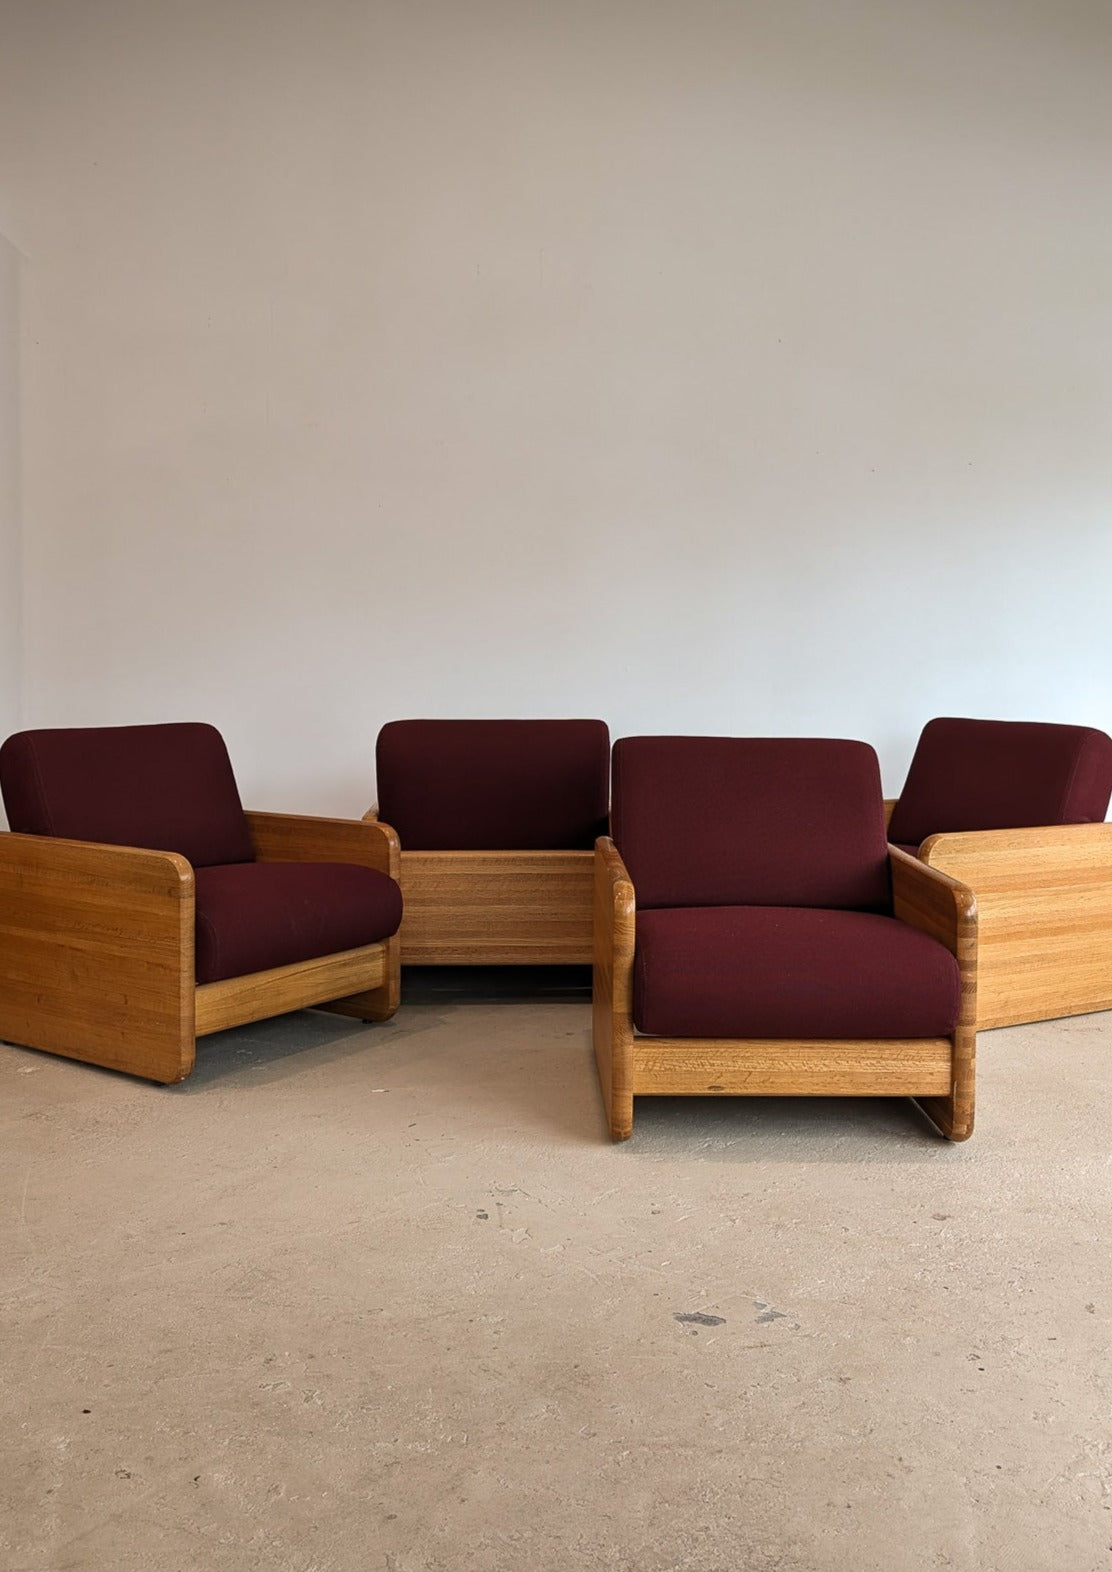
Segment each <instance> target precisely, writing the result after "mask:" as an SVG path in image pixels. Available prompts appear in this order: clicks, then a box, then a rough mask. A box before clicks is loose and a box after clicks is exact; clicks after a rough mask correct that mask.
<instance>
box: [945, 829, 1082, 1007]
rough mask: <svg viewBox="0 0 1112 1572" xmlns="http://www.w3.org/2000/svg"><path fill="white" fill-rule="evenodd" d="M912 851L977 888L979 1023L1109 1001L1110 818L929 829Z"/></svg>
mask: <svg viewBox="0 0 1112 1572" xmlns="http://www.w3.org/2000/svg"><path fill="white" fill-rule="evenodd" d="M920 857H921V858H922V859H923V861H924V862H925V863H926V864H927V865H928V866H930V867H932V868H939V869H942V870H944V871H945V872H947V873H948V874H950V875H952V876H953V877H955V878H958V879H960V880H962V881H963V882H964V883H966V884H968V885H970V886H971V887H972V888H973V889H974V890H975V891H976V895H977V906H978V910H979V913H980V924H979V927H980V937H979V945H978V951H979V958H978V1005H977V1025H978V1027H980V1028H981V1029H982V1030H987V1029H989V1028H991V1027H995V1026H1012V1025H1017V1024H1019V1023H1021V1022H1025V1021H1040V1020H1050V1019H1053V1018H1055V1017H1057V1016H1064V1015H1080V1014H1085V1013H1087V1012H1088V1011H1091V1010H1107V1009H1110V1008H1112V824H1064V825H1055V826H1048V827H1045V828H1035V829H1019V830H981V831H976V832H972V831H971V832H966V833H962V834H957V833H954V834H946V835H933V836H931V837H930V839H929V840H927V841H924V843H923V845H922V847H921V848H920Z"/></svg>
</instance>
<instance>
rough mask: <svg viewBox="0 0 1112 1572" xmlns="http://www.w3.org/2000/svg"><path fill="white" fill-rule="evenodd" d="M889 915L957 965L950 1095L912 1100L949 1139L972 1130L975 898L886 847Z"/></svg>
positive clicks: (961, 886) (966, 1135) (945, 876)
mask: <svg viewBox="0 0 1112 1572" xmlns="http://www.w3.org/2000/svg"><path fill="white" fill-rule="evenodd" d="M888 858H889V864H890V866H891V870H892V902H893V913H894V915H895V916H896V917H898V918H899V919H900V920H901V921H903V922H907V923H910V924H911V926H912V927H914V928H918V929H919V930H920V931H921V932H923V933H927V934H930V936H931V937H932V938H934V939H937V940H938V941H939V943H941V944H944V945H945V946H946V948H947V949H948V950H949V951H950V953H951V955H953V957H954V959H955V960H956V961H957V963H958V972H959V975H960V978H961V1003H960V1008H959V1013H958V1021H957V1025H956V1026H955V1028H954V1032H953V1036H952V1039H951V1061H950V1065H951V1070H950V1093H949V1096H947V1097H940V1096H929V1097H917V1098H915V1101H916V1102H917V1103H918V1105H919V1107H920V1108H921V1109H922V1110H923V1112H924V1113H925V1114H926V1116H927V1118H928V1119H929V1120H930V1121H931V1123H932V1124H933V1125H934V1126H935V1128H936V1129H937V1130H938V1131H939V1132H940V1134H942V1135H944V1136H945V1137H946V1139H947V1140H949V1141H967V1140H968V1139H969V1137H970V1136H971V1135H972V1134H973V1116H974V1104H975V1085H976V1070H977V897H976V895H975V894H974V893H973V891H972V890H971V889H970V888H969V886H968V885H967V884H962V883H960V882H959V880H957V879H954V878H951V877H950V875H949V874H947V873H942V872H940V870H939V869H937V868H931V867H929V866H928V865H927V864H926V863H924V862H921V861H920V860H919V859H918V858H917V857H912V856H910V855H909V853H907V852H905V851H901V850H900V848H899V847H897V846H892V845H890V846H889V848H888Z"/></svg>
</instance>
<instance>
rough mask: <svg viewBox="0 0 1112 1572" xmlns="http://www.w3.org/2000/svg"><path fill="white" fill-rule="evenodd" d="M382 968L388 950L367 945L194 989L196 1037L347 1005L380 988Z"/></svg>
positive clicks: (383, 946)
mask: <svg viewBox="0 0 1112 1572" xmlns="http://www.w3.org/2000/svg"><path fill="white" fill-rule="evenodd" d="M386 965H387V957H386V946H385V945H383V944H370V945H366V946H364V947H363V948H361V949H358V950H341V951H340V952H339V954H337V955H322V956H320V957H319V958H317V959H316V960H312V961H298V962H297V963H296V964H295V965H293V966H276V967H274V968H272V969H271V970H270V971H265V972H250V973H249V974H248V975H247V976H246V977H229V978H227V979H225V980H224V981H221V982H211V983H202V984H201V985H200V987H199V988H198V989H197V1014H196V1032H197V1036H198V1037H205V1036H207V1035H208V1034H209V1033H210V1032H222V1031H226V1030H227V1029H228V1027H230V1026H244V1025H246V1024H247V1022H248V1021H262V1020H266V1019H268V1018H269V1017H270V1016H272V1015H284V1014H286V1013H287V1012H288V1011H290V1010H305V1009H308V1008H310V1007H311V1006H315V1005H323V1004H331V1003H332V1001H334V1000H339V1001H341V1002H346V1000H345V996H347V995H351V994H357V993H364V992H367V991H371V990H374V989H377V988H380V987H381V986H382V983H383V979H384V976H385V973H386Z"/></svg>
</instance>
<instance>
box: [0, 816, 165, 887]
mask: <svg viewBox="0 0 1112 1572" xmlns="http://www.w3.org/2000/svg"><path fill="white" fill-rule="evenodd" d="M16 874H19V875H22V876H24V877H26V878H27V879H28V880H29V881H32V882H33V881H35V880H37V879H39V878H42V879H43V880H44V881H49V882H50V883H51V884H52V885H56V890H52V891H51V893H53V894H56V895H57V897H58V899H59V900H60V901H62V902H63V903H64V902H67V901H69V900H70V899H71V896H70V890H69V886H70V885H71V884H72V885H78V884H82V883H88V884H91V885H94V886H100V887H103V888H104V889H105V891H108V890H111V889H116V890H132V891H134V892H135V894H136V895H169V896H172V897H174V898H177V899H183V898H184V897H185V896H187V895H190V894H192V892H193V869H192V868H191V867H190V865H189V863H188V861H187V860H186V858H184V857H182V856H180V855H179V853H177V852H165V851H149V850H147V849H146V848H145V847H141V846H111V845H106V844H104V843H102V842H100V841H67V840H61V839H59V838H55V837H54V836H51V835H17V834H15V833H14V832H13V831H10V830H6V831H2V832H0V875H2V876H3V878H4V880H5V895H6V897H7V898H8V899H11V900H18V898H19V889H18V887H15V888H13V887H12V886H11V884H10V880H11V879H12V877H13V876H14V875H16Z"/></svg>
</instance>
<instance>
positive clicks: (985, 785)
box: [888, 717, 1112, 846]
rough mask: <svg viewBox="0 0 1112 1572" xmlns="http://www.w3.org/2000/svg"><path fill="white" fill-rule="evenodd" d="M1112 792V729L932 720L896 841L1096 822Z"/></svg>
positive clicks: (907, 788)
mask: <svg viewBox="0 0 1112 1572" xmlns="http://www.w3.org/2000/svg"><path fill="white" fill-rule="evenodd" d="M1110 796H1112V737H1108V736H1106V735H1105V733H1104V732H1102V731H1095V730H1094V729H1093V728H1092V727H1091V726H1057V725H1050V724H1048V723H1045V722H1040V721H985V720H956V719H953V718H949V717H946V718H941V719H938V720H932V721H928V722H927V724H926V726H924V728H923V735H922V736H921V737H920V738H919V745H918V747H917V748H916V749H915V756H914V758H913V759H912V761H911V768H910V769H909V770H908V772H907V781H906V783H905V785H904V789H903V791H902V792H901V793H900V799H899V801H898V802H897V804H896V806H895V808H894V810H893V812H892V822H891V824H890V826H889V830H888V833H889V835H890V837H891V839H892V840H893V841H900V842H907V843H910V844H912V845H915V846H918V845H920V844H921V842H923V841H925V840H926V838H927V837H928V835H938V834H940V833H942V832H943V831H945V830H1012V829H1017V828H1020V827H1021V826H1023V825H1038V824H1093V823H1099V822H1100V821H1101V820H1102V819H1103V818H1104V815H1105V813H1106V812H1107V811H1108V801H1109V797H1110Z"/></svg>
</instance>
